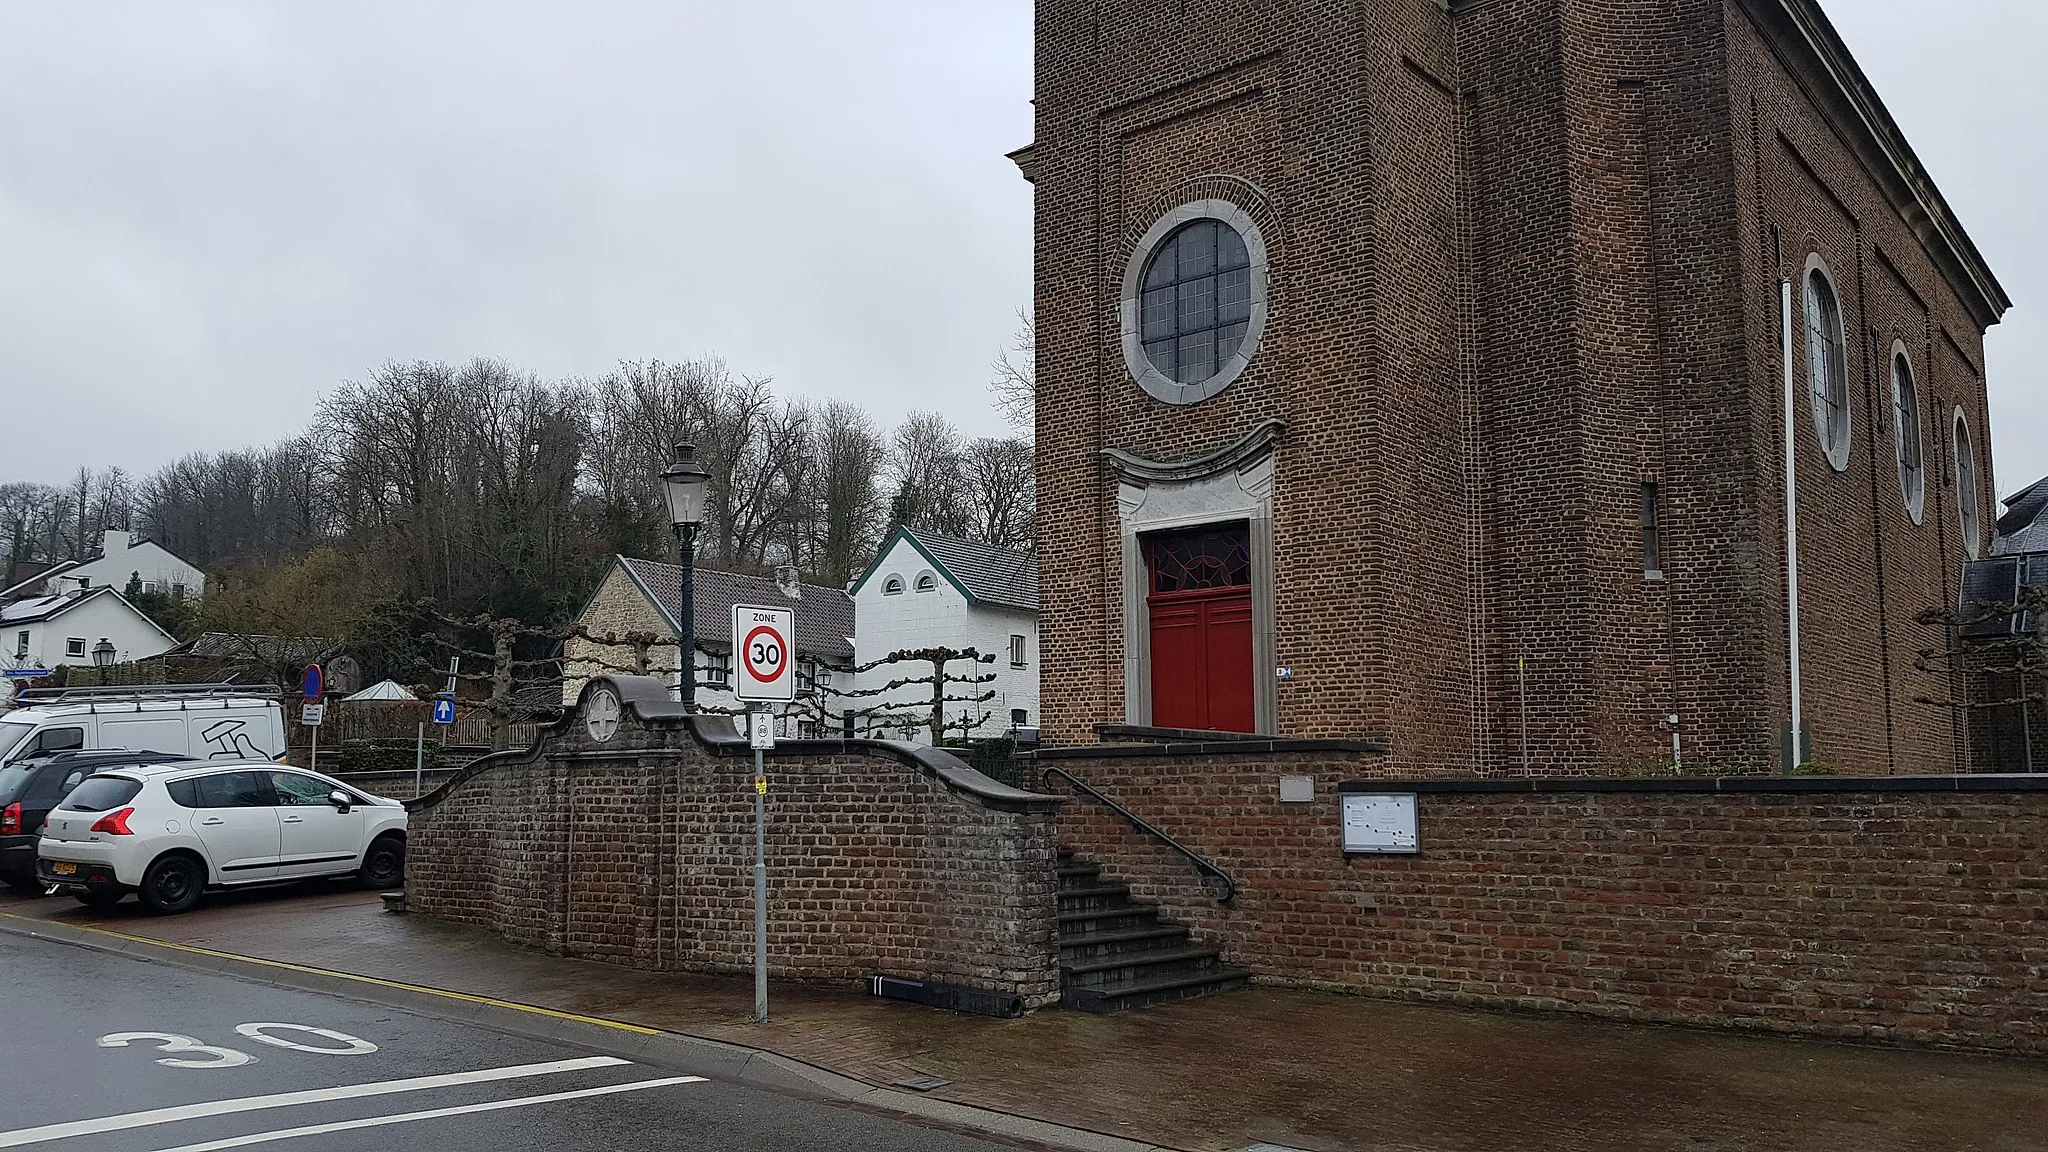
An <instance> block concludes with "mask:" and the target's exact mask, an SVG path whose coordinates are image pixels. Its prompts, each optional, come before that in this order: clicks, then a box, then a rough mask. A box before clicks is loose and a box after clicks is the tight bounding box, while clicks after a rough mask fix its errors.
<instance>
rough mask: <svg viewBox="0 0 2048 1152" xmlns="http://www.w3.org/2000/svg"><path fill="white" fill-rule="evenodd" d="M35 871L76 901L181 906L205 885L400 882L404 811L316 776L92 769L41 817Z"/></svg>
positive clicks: (215, 765)
mask: <svg viewBox="0 0 2048 1152" xmlns="http://www.w3.org/2000/svg"><path fill="white" fill-rule="evenodd" d="M36 856H37V860H36V876H37V877H38V878H39V879H40V880H42V881H43V882H44V883H45V884H50V885H53V886H54V887H56V888H57V889H58V890H60V891H64V892H69V893H71V894H72V895H73V896H75V897H77V898H78V900H79V902H80V903H83V904H87V905H90V906H92V907H106V906H108V905H111V904H113V903H115V902H116V901H118V900H120V899H121V898H122V897H123V896H126V895H127V894H128V893H130V892H133V893H135V894H136V895H137V896H138V897H140V898H141V900H142V904H143V906H144V907H145V908H148V909H149V910H150V911H152V912H183V911H185V910H186V909H188V908H190V907H192V906H193V905H194V904H196V903H198V902H199V894H200V892H201V891H202V890H203V889H206V888H209V887H222V888H229V887H241V886H244V885H250V884H268V883H275V882H278V881H284V880H310V879H316V878H319V877H323V876H354V877H356V878H358V879H359V880H361V881H362V882H363V883H364V884H365V885H368V886H373V887H378V888H390V887H395V886H396V885H398V884H400V883H402V882H403V881H404V879H405V808H404V807H403V806H402V805H401V804H400V803H399V802H398V801H396V800H387V799H384V798H382V797H378V796H368V795H365V794H363V793H361V792H358V791H356V790H355V789H353V788H350V787H349V786H348V785H346V784H343V783H341V782H340V781H338V780H332V779H329V778H328V777H326V776H322V775H319V774H318V773H315V772H307V771H305V770H303V769H298V768H287V767H282V766H280V765H276V764H268V763H263V762H261V761H255V762H241V763H228V764H224V763H221V762H220V761H205V762H199V763H194V762H192V761H185V762H183V763H177V764H160V765H151V766H144V767H136V768H121V769H118V770H115V771H109V772H103V773H101V774H100V775H98V776H94V777H92V778H91V779H89V780H87V781H85V782H84V783H83V784H80V785H79V786H78V787H77V788H76V789H74V790H73V791H72V793H71V795H69V796H67V797H65V799H64V802H63V803H62V804H59V805H58V806H57V807H56V808H55V809H54V810H52V811H51V813H50V818H49V821H48V822H47V823H45V824H44V825H43V838H42V840H41V841H39V842H38V843H37V845H36Z"/></svg>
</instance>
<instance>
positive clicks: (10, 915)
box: [0, 912, 662, 1036]
mask: <svg viewBox="0 0 2048 1152" xmlns="http://www.w3.org/2000/svg"><path fill="white" fill-rule="evenodd" d="M0 916H4V917H6V918H7V919H9V920H19V921H21V922H22V923H24V924H41V925H45V926H49V925H50V924H51V922H50V921H47V920H38V919H36V918H35V917H33V916H23V915H21V914H20V913H18V912H0ZM62 927H65V928H69V929H72V930H73V931H77V932H92V933H96V934H98V935H101V936H111V937H113V938H114V939H116V940H127V941H129V942H131V943H135V944H147V945H150V946H152V947H156V948H170V949H173V950H175V951H178V952H189V953H191V954H193V955H195V956H211V957H213V958H214V959H216V960H238V961H240V962H242V963H244V964H258V965H261V966H263V967H265V968H279V969H283V970H284V971H286V972H304V973H306V974H308V975H312V976H328V977H332V978H334V979H337V980H353V981H355V982H356V983H358V984H370V985H373V986H375V987H378V988H395V989H397V990H399V991H401V992H419V993H422V994H425V995H428V996H440V997H443V998H445V999H449V1000H460V1001H462V1002H463V1003H465V1004H482V1005H486V1006H488V1007H492V1008H510V1009H512V1010H513V1011H515V1012H529V1013H532V1014H533V1015H535V1016H547V1017H551V1018H553V1019H556V1020H569V1021H573V1022H575V1023H578V1024H595V1025H598V1026H599V1027H602V1028H616V1029H618V1030H619V1031H621V1032H632V1033H634V1034H636V1035H640V1036H659V1035H661V1034H662V1032H661V1029H659V1028H644V1027H642V1026H640V1025H638V1024H626V1023H622V1022H620V1021H618V1020H606V1019H603V1018H602V1017H598V1016H579V1015H577V1014H576V1013H574V1012H558V1011H556V1010H555V1009H553V1008H542V1007H539V1006H537V1005H533V1004H520V1003H517V1002H515V1001H511V1000H498V999H494V998H492V997H489V996H472V995H470V994H469V993H467V992H450V991H448V990H447V989H445V988H429V987H427V986H426V985H424V984H407V983H405V982H403V981H400V980H384V979H380V978H378V977H375V976H358V975H356V974H355V973H353V972H335V971H333V970H331V969H327V968H313V967H309V966H307V965H304V964H288V963H286V962H284V961H282V960H265V959H263V958H262V957H260V956H242V955H239V954H237V953H234V952H217V951H215V950H214V949H211V948H198V947H195V946H193V945H190V944H173V943H171V942H170V941H168V940H153V939H151V938H149V937H147V936H131V935H129V934H128V933H126V932H115V931H111V930H109V929H106V928H92V927H88V926H86V925H84V924H63V925H62Z"/></svg>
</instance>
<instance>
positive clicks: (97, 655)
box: [92, 636, 114, 668]
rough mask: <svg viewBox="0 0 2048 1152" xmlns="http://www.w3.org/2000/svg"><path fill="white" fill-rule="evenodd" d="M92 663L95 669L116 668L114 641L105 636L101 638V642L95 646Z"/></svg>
mask: <svg viewBox="0 0 2048 1152" xmlns="http://www.w3.org/2000/svg"><path fill="white" fill-rule="evenodd" d="M92 663H93V667H95V668H112V667H113V666H114V645H113V642H112V641H110V640H108V639H107V638H106V637H104V636H102V637H100V642H99V643H98V644H96V645H94V646H93V650H92Z"/></svg>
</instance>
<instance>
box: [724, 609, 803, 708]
mask: <svg viewBox="0 0 2048 1152" xmlns="http://www.w3.org/2000/svg"><path fill="white" fill-rule="evenodd" d="M795 635H796V613H794V612H792V611H790V610H789V609H787V608H762V607H759V606H756V605H753V604H735V605H733V606H732V652H733V661H732V662H733V665H734V672H735V675H734V676H733V685H734V689H735V690H734V695H736V696H738V697H739V698H740V699H742V700H750V701H751V700H760V701H770V700H773V701H785V702H786V701H790V700H794V699H796V676H795V673H794V670H793V667H792V666H793V665H794V664H795V663H796V653H794V652H793V651H791V650H790V638H791V637H793V636H795Z"/></svg>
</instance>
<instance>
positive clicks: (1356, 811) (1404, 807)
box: [1344, 792, 1422, 853]
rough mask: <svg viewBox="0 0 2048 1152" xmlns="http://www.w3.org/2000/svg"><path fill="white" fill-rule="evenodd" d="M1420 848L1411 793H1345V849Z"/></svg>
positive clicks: (1397, 850)
mask: <svg viewBox="0 0 2048 1152" xmlns="http://www.w3.org/2000/svg"><path fill="white" fill-rule="evenodd" d="M1421 850H1422V849H1421V843H1420V841H1419V839H1418V838H1417V836H1416V827H1415V794H1414V793H1413V792H1397V793H1389V794H1383V795H1368V794H1365V793H1346V794H1345V796H1344V851H1346V852H1383V853H1384V852H1391V853H1412V852H1419V851H1421Z"/></svg>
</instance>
